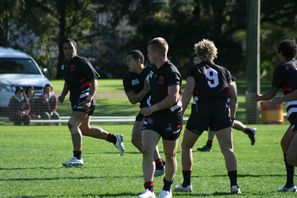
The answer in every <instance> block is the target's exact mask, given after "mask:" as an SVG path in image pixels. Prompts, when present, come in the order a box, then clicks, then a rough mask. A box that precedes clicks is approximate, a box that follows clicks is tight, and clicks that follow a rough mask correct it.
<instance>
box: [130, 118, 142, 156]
mask: <svg viewBox="0 0 297 198" xmlns="http://www.w3.org/2000/svg"><path fill="white" fill-rule="evenodd" d="M142 126H143V121H135V122H134V126H133V129H132V139H131V142H132V144H133V145H134V146H135V147H136V148H137V149H138V150H139V151H140V152H142V140H141V130H142Z"/></svg>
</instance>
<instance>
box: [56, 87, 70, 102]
mask: <svg viewBox="0 0 297 198" xmlns="http://www.w3.org/2000/svg"><path fill="white" fill-rule="evenodd" d="M68 91H69V89H68V85H67V83H66V82H64V85H63V90H62V93H61V95H60V96H59V97H58V100H59V102H60V103H62V102H63V101H64V99H65V96H66V95H67V94H68Z"/></svg>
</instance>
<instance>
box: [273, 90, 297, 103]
mask: <svg viewBox="0 0 297 198" xmlns="http://www.w3.org/2000/svg"><path fill="white" fill-rule="evenodd" d="M291 100H297V89H296V90H295V91H293V92H291V93H289V94H287V95H284V96H282V97H275V98H274V99H273V100H272V102H274V103H282V102H287V101H291Z"/></svg>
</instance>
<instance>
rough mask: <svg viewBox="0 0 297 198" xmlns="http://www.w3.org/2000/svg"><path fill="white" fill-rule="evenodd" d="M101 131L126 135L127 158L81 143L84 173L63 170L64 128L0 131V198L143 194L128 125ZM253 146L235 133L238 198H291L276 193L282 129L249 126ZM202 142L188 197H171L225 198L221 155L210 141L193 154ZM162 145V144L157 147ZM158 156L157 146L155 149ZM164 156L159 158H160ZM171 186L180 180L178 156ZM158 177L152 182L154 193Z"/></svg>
mask: <svg viewBox="0 0 297 198" xmlns="http://www.w3.org/2000/svg"><path fill="white" fill-rule="evenodd" d="M101 127H103V128H105V129H107V130H110V131H117V132H119V131H120V132H121V133H123V134H124V135H125V145H126V153H125V155H124V156H123V157H120V155H119V153H118V152H117V150H116V149H115V147H114V146H113V145H111V144H110V143H107V142H106V141H102V140H97V139H92V138H85V139H84V147H83V148H84V152H83V157H84V161H85V166H84V167H83V168H63V167H62V166H61V163H62V162H63V161H66V160H68V159H69V157H71V155H72V152H71V151H72V146H71V140H70V135H69V132H68V129H67V127H66V126H28V127H24V126H23V127H22V126H1V132H0V151H1V155H0V156H1V160H0V192H1V193H0V197H135V196H136V195H137V194H139V193H141V192H142V191H143V179H142V171H141V160H142V156H141V154H140V153H139V152H138V151H137V150H136V148H134V147H133V146H132V144H131V143H130V139H131V132H130V131H131V129H132V125H131V124H125V125H123V124H122V125H119V124H108V125H101ZM253 127H256V128H257V129H258V132H257V143H256V145H255V146H251V145H250V142H249V139H248V137H247V136H246V135H244V134H243V133H241V132H238V131H234V134H233V137H234V149H235V154H236V156H237V163H238V174H239V177H238V183H239V185H240V187H241V189H242V192H243V194H242V195H241V197H296V195H295V194H292V193H287V194H283V193H277V192H276V189H277V188H278V187H280V186H282V185H283V184H284V182H285V168H284V165H283V158H282V153H281V149H280V146H279V140H280V138H281V136H282V134H283V131H285V129H286V128H287V127H288V126H287V125H253ZM205 141H206V134H204V135H202V137H201V138H200V139H199V141H198V142H197V143H196V145H195V151H194V154H193V155H194V159H195V161H194V169H193V177H192V181H193V190H194V192H193V193H192V194H180V193H179V194H176V193H174V194H173V195H174V197H227V196H229V194H228V193H229V180H228V177H227V173H226V169H225V165H224V160H223V156H222V154H221V153H220V151H219V147H218V143H217V141H216V140H215V142H214V148H213V151H212V152H210V153H198V152H196V148H197V147H198V146H199V147H200V146H202V145H203V144H204V143H205ZM160 146H161V145H160ZM160 150H161V151H162V150H163V149H162V147H160ZM162 154H163V153H162ZM178 164H179V166H178V172H177V176H176V178H175V182H174V185H176V184H178V183H179V182H180V181H182V174H181V151H180V146H179V150H178ZM162 179H163V178H155V184H156V185H155V186H156V187H155V191H156V192H157V193H158V192H159V191H160V189H161V187H162Z"/></svg>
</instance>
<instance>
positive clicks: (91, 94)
mask: <svg viewBox="0 0 297 198" xmlns="http://www.w3.org/2000/svg"><path fill="white" fill-rule="evenodd" d="M90 83H91V85H90V92H89V96H88V97H87V102H91V101H92V100H93V99H94V97H95V95H96V91H97V86H98V81H97V80H96V79H93V80H91V81H90Z"/></svg>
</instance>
